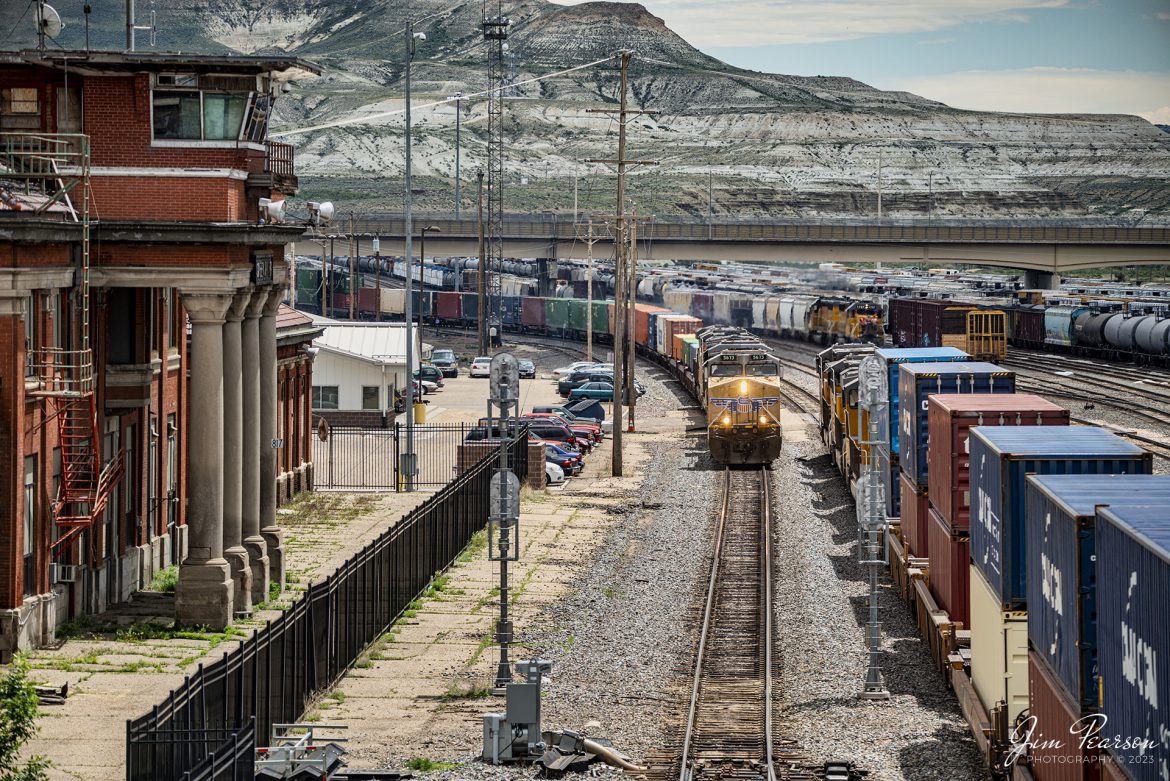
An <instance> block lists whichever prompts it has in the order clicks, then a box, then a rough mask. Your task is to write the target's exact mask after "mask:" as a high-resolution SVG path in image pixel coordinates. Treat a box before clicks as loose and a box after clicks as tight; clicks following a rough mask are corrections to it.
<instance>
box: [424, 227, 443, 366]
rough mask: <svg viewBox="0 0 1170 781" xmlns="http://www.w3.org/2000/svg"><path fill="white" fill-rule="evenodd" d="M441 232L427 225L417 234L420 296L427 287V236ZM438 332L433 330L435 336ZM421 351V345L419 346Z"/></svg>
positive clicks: (437, 228)
mask: <svg viewBox="0 0 1170 781" xmlns="http://www.w3.org/2000/svg"><path fill="white" fill-rule="evenodd" d="M442 232H443V231H442V230H441V229H440V228H439V226H438V225H428V226H427V227H425V228H423V229H422V230H421V231H419V232H418V292H419V295H420V296H421V295H422V294H423V291H425V290H426V287H427V234H428V233H442ZM422 326H423V319H422V312H419V314H418V338H419V339H422ZM438 333H439V330H438V329H437V328H436V329H435V334H438ZM420 349H421V345H420Z"/></svg>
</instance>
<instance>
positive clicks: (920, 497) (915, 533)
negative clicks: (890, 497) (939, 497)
mask: <svg viewBox="0 0 1170 781" xmlns="http://www.w3.org/2000/svg"><path fill="white" fill-rule="evenodd" d="M898 485H899V486H900V487H901V492H902V501H901V510H902V539H903V540H905V541H906V547H907V548H909V549H910V555H911V556H916V557H918V558H920V559H925V558H926V557H927V556H929V555H930V549H929V547H928V545H929V541H930V537H929V536H928V534H929V530H928V528H927V525H928V524H929V523H930V518H929V516H928V511H929V509H930V501H929V500H928V499H927V497H926V492H925V491H919V490H918V486H916V485H915V484H914V481H912V480H911V479H910V478H909V477H908V476H907V475H906V473H905V472H902V473H901V474H900V475H899V479H898Z"/></svg>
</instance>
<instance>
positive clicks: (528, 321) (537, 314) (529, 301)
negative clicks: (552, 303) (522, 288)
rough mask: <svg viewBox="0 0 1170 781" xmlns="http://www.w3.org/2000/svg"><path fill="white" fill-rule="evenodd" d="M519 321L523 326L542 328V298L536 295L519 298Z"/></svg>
mask: <svg viewBox="0 0 1170 781" xmlns="http://www.w3.org/2000/svg"><path fill="white" fill-rule="evenodd" d="M520 322H521V323H522V324H523V325H524V327H525V328H544V299H543V298H537V297H536V296H524V297H523V298H521V299H520Z"/></svg>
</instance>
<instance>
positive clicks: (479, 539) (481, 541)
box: [455, 529, 488, 564]
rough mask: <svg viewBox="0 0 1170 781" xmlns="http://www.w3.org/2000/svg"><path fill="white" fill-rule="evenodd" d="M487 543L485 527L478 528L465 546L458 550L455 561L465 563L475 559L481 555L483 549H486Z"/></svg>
mask: <svg viewBox="0 0 1170 781" xmlns="http://www.w3.org/2000/svg"><path fill="white" fill-rule="evenodd" d="M487 544H488V535H487V529H480V530H479V531H477V532H476V533H475V534H473V535H471V539H470V540H468V542H467V546H466V547H465V548H464V549H463V550H462V551H461V552H460V554H459V555H458V556H456V557H455V563H457V564H467V563H468V562H470V561H474V560H475V559H477V558H479V557H480V556H482V555H483V553H484V551H486V550H487Z"/></svg>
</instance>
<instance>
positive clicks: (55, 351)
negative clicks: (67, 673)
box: [0, 133, 124, 549]
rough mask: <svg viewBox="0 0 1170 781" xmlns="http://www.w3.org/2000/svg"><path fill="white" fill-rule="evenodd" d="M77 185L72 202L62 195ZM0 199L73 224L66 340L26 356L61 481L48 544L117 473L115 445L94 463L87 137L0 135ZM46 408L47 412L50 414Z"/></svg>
mask: <svg viewBox="0 0 1170 781" xmlns="http://www.w3.org/2000/svg"><path fill="white" fill-rule="evenodd" d="M78 190H80V196H81V197H80V201H81V202H80V204H78V203H75V202H74V201H73V200H72V199H71V198H70V193H73V194H74V197H76V195H77V191H78ZM0 199H2V200H3V201H4V203H5V204H6V205H8V207H9V208H12V209H14V210H19V211H27V212H30V213H31V214H32V215H34V216H42V217H54V216H57V217H60V218H61V219H62V221H66V222H75V223H80V226H81V264H80V268H79V269H78V271H77V278H76V280H75V285H74V287H73V289H72V291H71V293H72V303H73V310H74V315H75V316H74V317H73V319H72V324H73V326H74V327H73V328H70V329H67V332H68V333H73V334H75V336H74V339H73V342H74V344H72V345H69V346H67V347H58V346H57V345H40V344H37V345H36V346H34V348H33V349H32V350H30V351H29V353H28V354H27V355H26V358H25V360H26V361H27V363H28V365H29V367H30V369H32V372H31V375H32V377H33V378H35V379H36V381H37V386H36V388H35V389H33V390H30V391H29V393H28V395H30V396H38V397H42V398H45V399H47V400H50V404H51V405H53V406H54V407H55V410H54V411H51V410H49V409H46V410H45V412H46V420H51V419H53V418H55V419H56V424H57V432H58V437H59V444H60V448H61V487H60V490H59V492H58V494H57V498H56V499H55V500H54V502H53V520H54V522H55V523H56V525H57V526H58V527H59V528H60V529H61V530H62V534H61V536H60V537H58V538H57V539H56V540H54V541H53V543H52V547H53V548H54V549H57V548H61V547H62V546H65V545H67V544H71V543H72V542H74V541H76V540H77V538H78V537H79V536H80V534H81V533H82V532H83V531H85V530H86V529H88V528H90V526H92V525H93V522H94V521H95V520H97V519H99V518H100V517H101V515H102V513H103V512H105V510H106V507H107V505H108V504H109V499H110V494H111V492H112V491H113V489H114V487H115V486H116V485H117V484H118V482H119V481H120V480H121V479H122V474H123V471H124V464H123V459H122V451H121V450H118V451H117V452H116V453H114V454H112V457H111V458H110V459H109V460H108V461H107V462H105V463H104V464H103V463H102V457H101V456H102V452H101V436H100V428H99V426H98V415H97V398H96V396H95V393H94V378H93V347H92V345H91V344H90V316H89V310H90V307H89V259H90V242H89V233H90V218H89V214H90V180H89V137H88V136H85V135H79V134H53V133H4V134H0ZM50 412H51V413H52V414H51V416H50Z"/></svg>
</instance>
